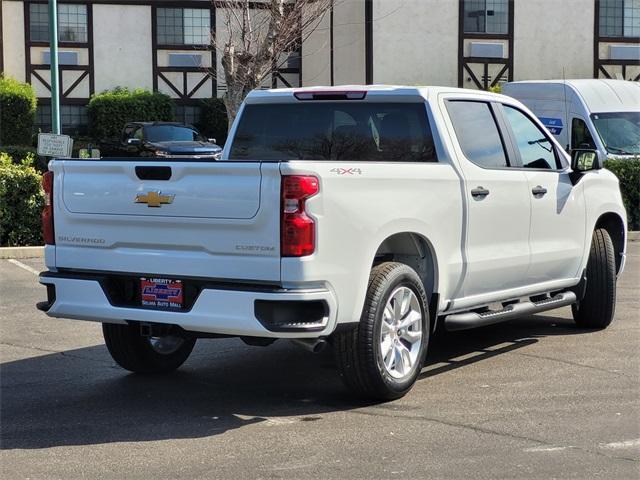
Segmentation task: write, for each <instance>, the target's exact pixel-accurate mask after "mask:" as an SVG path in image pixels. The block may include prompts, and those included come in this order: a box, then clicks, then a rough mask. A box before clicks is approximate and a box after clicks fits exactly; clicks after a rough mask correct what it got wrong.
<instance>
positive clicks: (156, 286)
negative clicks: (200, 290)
mask: <svg viewBox="0 0 640 480" xmlns="http://www.w3.org/2000/svg"><path fill="white" fill-rule="evenodd" d="M183 299H184V297H183V289H182V280H172V279H170V278H141V279H140V301H141V303H142V306H144V307H156V308H166V309H170V310H178V309H181V308H182V306H183V304H184V301H183Z"/></svg>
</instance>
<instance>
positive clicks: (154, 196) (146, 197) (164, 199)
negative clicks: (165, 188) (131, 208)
mask: <svg viewBox="0 0 640 480" xmlns="http://www.w3.org/2000/svg"><path fill="white" fill-rule="evenodd" d="M174 197H175V195H162V194H161V193H160V192H149V193H147V194H142V195H136V203H146V204H147V207H159V206H160V205H162V204H163V203H173V198H174Z"/></svg>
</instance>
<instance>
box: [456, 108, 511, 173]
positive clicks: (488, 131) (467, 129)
mask: <svg viewBox="0 0 640 480" xmlns="http://www.w3.org/2000/svg"><path fill="white" fill-rule="evenodd" d="M447 110H448V112H449V116H450V117H451V122H452V123H453V128H454V130H455V131H456V137H457V138H458V142H459V143H460V148H462V151H463V152H464V155H465V157H467V159H468V160H470V161H471V162H473V163H475V164H476V165H478V166H480V167H483V168H503V167H507V166H508V165H507V155H506V153H505V148H504V143H503V141H502V137H501V136H500V132H499V131H498V125H497V124H496V120H495V118H494V116H493V112H492V110H491V106H490V105H489V104H488V103H485V102H472V101H460V100H452V101H449V102H447Z"/></svg>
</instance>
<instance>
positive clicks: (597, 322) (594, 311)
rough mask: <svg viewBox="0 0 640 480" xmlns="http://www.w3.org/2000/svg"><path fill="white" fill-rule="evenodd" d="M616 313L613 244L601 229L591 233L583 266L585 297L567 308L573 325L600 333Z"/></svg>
mask: <svg viewBox="0 0 640 480" xmlns="http://www.w3.org/2000/svg"><path fill="white" fill-rule="evenodd" d="M615 310H616V259H615V250H614V248H613V242H612V241H611V237H610V236H609V232H607V231H606V230H605V229H603V228H598V229H596V230H595V231H594V232H593V239H592V241H591V250H590V251H589V260H588V262H587V287H586V291H585V296H584V298H583V299H582V300H580V301H579V302H577V303H575V304H573V305H572V306H571V311H572V313H573V319H574V320H575V322H576V325H578V326H579V327H582V328H596V329H602V328H606V327H607V326H609V324H610V323H611V321H612V320H613V316H614V314H615Z"/></svg>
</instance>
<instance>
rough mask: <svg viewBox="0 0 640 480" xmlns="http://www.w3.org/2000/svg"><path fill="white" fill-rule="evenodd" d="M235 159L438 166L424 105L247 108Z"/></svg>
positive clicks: (329, 104)
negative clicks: (409, 163)
mask: <svg viewBox="0 0 640 480" xmlns="http://www.w3.org/2000/svg"><path fill="white" fill-rule="evenodd" d="M229 158H230V159H231V160H345V161H387V162H435V161H437V157H436V152H435V148H434V143H433V137H432V134H431V128H430V126H429V122H428V119H427V112H426V108H425V105H424V103H383V102H359V103H356V102H348V101H343V102H333V101H319V102H300V103H287V104H264V105H247V106H246V107H245V108H244V111H243V113H242V117H241V118H240V123H239V125H238V129H237V131H236V134H235V138H234V140H233V144H232V146H231V151H230V154H229Z"/></svg>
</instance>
